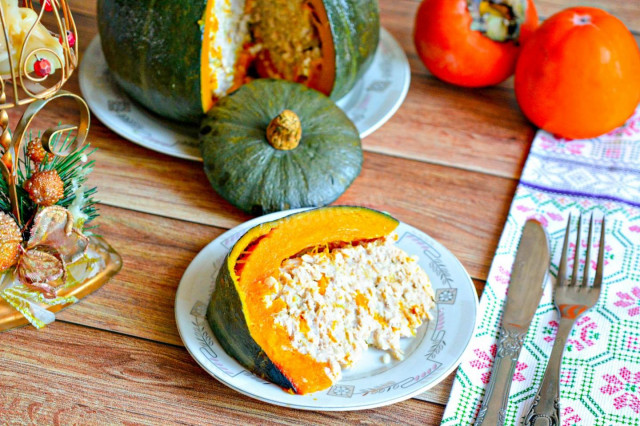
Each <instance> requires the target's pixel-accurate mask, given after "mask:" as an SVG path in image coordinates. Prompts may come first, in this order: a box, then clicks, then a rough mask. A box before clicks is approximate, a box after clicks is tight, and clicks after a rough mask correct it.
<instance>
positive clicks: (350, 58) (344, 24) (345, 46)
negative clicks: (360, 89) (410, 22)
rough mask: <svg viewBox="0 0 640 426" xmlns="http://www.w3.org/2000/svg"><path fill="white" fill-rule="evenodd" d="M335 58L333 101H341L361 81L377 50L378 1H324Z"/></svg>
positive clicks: (378, 26)
mask: <svg viewBox="0 0 640 426" xmlns="http://www.w3.org/2000/svg"><path fill="white" fill-rule="evenodd" d="M323 4H324V7H325V10H326V12H327V17H328V19H329V23H330V25H331V33H332V35H333V45H334V49H335V52H336V54H335V56H336V59H335V61H336V78H335V82H334V83H333V89H332V91H331V99H333V100H338V99H340V98H342V97H343V96H344V95H346V94H347V93H348V92H349V90H351V89H352V88H353V86H354V85H355V84H356V82H357V81H358V79H360V77H362V75H363V74H364V73H365V71H366V70H367V69H369V66H370V65H371V62H372V61H373V57H374V54H375V53H376V49H377V48H378V42H379V39H380V11H379V8H378V0H331V1H328V0H324V2H323Z"/></svg>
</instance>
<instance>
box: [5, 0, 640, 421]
mask: <svg viewBox="0 0 640 426" xmlns="http://www.w3.org/2000/svg"><path fill="white" fill-rule="evenodd" d="M95 3H96V2H95V0H72V1H70V4H71V9H72V10H73V11H74V17H75V20H76V24H77V26H78V31H79V40H80V41H81V43H82V44H81V49H80V50H81V51H82V50H83V49H84V47H86V46H87V45H88V43H89V41H90V40H91V39H92V38H93V37H94V36H95V34H96V32H97V26H96V21H95ZM418 4H419V1H418V0H380V9H381V19H382V25H383V26H384V27H385V28H386V29H388V30H389V32H390V33H391V34H392V35H393V36H394V37H395V38H396V39H397V40H398V42H399V43H400V44H401V45H402V47H403V49H404V50H405V51H406V52H407V55H408V57H409V61H410V64H411V72H412V76H411V87H410V90H409V94H408V96H407V99H406V101H405V102H404V104H403V105H402V107H401V108H400V110H399V111H398V113H397V114H396V115H395V116H394V117H393V118H392V119H391V120H390V121H389V122H388V123H387V124H385V125H384V126H383V127H382V128H380V129H379V130H378V131H376V132H375V133H374V134H372V135H371V136H369V137H367V138H366V139H365V140H364V141H363V146H364V150H365V153H364V165H363V169H362V173H361V175H360V176H359V177H358V178H357V179H356V181H355V183H354V184H353V186H352V187H351V188H349V190H348V191H347V192H346V193H345V194H344V195H343V196H342V197H340V199H339V200H338V201H337V203H339V204H354V205H363V206H369V207H372V208H375V209H379V210H385V211H388V212H390V213H391V214H392V215H393V216H395V217H396V218H398V219H400V220H402V221H404V222H406V223H409V224H411V225H413V226H416V227H417V228H419V229H422V230H423V231H425V232H427V233H428V234H429V235H431V236H432V237H434V238H435V239H437V240H439V241H440V242H441V243H443V244H444V245H445V246H446V247H448V248H449V249H450V250H451V251H452V252H453V253H454V254H455V255H456V256H457V257H458V258H459V259H460V260H461V262H462V263H463V264H464V266H465V267H466V268H467V270H468V272H469V274H470V275H471V276H472V277H473V279H474V283H475V285H476V289H477V291H478V294H481V292H482V289H483V287H484V283H485V280H486V278H487V273H488V270H489V266H490V264H491V260H492V257H493V254H494V251H495V248H496V246H497V243H498V239H499V237H500V234H501V231H502V227H503V225H504V222H505V219H506V216H507V213H508V210H509V205H510V202H511V199H512V197H513V194H514V191H515V189H516V185H517V183H518V177H519V174H520V172H521V170H522V166H523V164H524V162H525V160H526V157H527V153H528V151H529V147H530V144H531V140H532V138H533V135H534V132H535V128H534V127H532V126H531V125H530V124H529V123H528V122H527V120H526V119H525V118H524V116H523V115H522V114H521V112H520V110H519V109H518V105H517V103H516V100H515V97H514V94H513V90H512V86H513V83H512V80H511V79H510V80H508V81H507V82H505V83H503V84H501V85H499V86H497V87H492V88H487V89H481V90H469V89H462V88H457V87H453V86H450V85H447V84H444V83H442V82H440V81H439V80H437V79H436V78H434V77H433V76H432V75H430V74H429V73H428V71H427V70H426V69H425V67H424V66H423V65H422V63H421V62H420V60H419V58H418V57H417V55H416V52H415V48H414V46H413V42H412V28H413V20H414V15H415V11H416V8H417V7H418ZM536 4H537V7H538V11H539V14H540V15H541V17H543V18H544V17H548V16H550V15H551V14H553V13H555V12H557V11H559V10H561V9H563V8H565V7H569V6H576V5H579V4H587V5H590V6H600V7H602V8H604V9H606V10H608V11H610V12H612V13H613V14H615V15H616V16H617V17H618V18H620V19H621V20H622V21H624V22H625V24H626V25H627V26H628V27H629V28H630V29H631V30H632V32H633V34H634V36H635V38H636V41H638V42H639V43H640V1H637V0H621V1H616V2H611V1H607V0H582V1H579V0H536ZM65 88H66V89H67V90H70V91H72V92H75V93H80V90H79V87H78V80H77V73H76V74H75V75H74V76H72V78H71V79H70V81H69V82H68V83H67V85H66V86H65ZM14 116H15V114H14V115H13V116H12V123H15V120H16V119H17V117H14ZM90 142H91V144H92V145H93V146H96V147H98V148H99V150H98V151H97V152H96V153H95V154H94V158H95V160H96V163H97V164H96V168H95V171H94V173H93V174H92V176H91V178H90V183H91V184H94V185H96V186H98V188H99V194H98V195H99V199H100V200H101V203H100V206H99V207H100V212H101V216H100V218H99V219H98V224H99V225H100V234H102V235H103V236H104V237H105V238H106V239H107V240H108V241H109V242H110V243H111V244H112V245H113V246H114V247H115V248H116V249H117V250H118V251H119V252H120V253H121V255H122V257H123V259H124V268H123V269H122V271H121V272H120V274H119V275H117V276H116V277H115V278H114V279H112V280H111V281H110V282H108V283H107V284H106V285H105V286H104V287H102V288H101V289H100V290H98V291H97V292H96V293H94V294H93V295H91V296H89V297H88V298H86V299H84V300H83V301H82V302H81V303H78V304H77V305H74V306H72V307H70V308H68V309H66V310H64V311H63V312H61V313H60V314H59V315H58V320H57V321H56V322H55V323H54V324H52V325H50V326H48V327H47V328H45V329H44V330H42V331H37V330H35V329H33V328H32V327H25V328H21V329H16V330H12V331H9V332H6V333H3V334H1V335H0V363H1V366H0V414H1V416H0V418H3V419H9V421H10V422H11V421H13V420H15V421H17V422H32V423H35V424H51V423H56V424H58V423H64V424H67V423H74V424H75V423H79V424H89V423H101V424H103V423H114V422H115V423H168V422H172V423H173V422H175V423H188V424H200V423H212V422H215V423H233V424H237V423H239V422H242V423H245V422H260V423H265V422H279V423H301V422H304V423H331V422H344V421H349V422H367V423H415V424H437V423H439V422H440V419H441V418H442V414H443V411H444V406H445V404H446V401H447V398H448V395H449V392H450V389H451V383H452V380H453V374H452V375H450V376H449V377H448V378H447V379H446V380H445V381H444V382H442V383H441V384H439V385H437V386H435V387H434V388H432V389H430V390H428V391H426V392H425V393H423V394H422V395H419V396H418V397H416V398H414V399H410V400H407V401H404V402H401V403H398V404H395V405H391V406H388V407H382V408H378V409H374V410H365V411H356V412H348V413H322V412H305V411H295V410H291V409H285V408H281V407H276V406H272V405H268V404H265V403H263V402H260V401H256V400H253V399H251V398H248V397H246V396H243V395H241V394H239V393H237V392H235V391H233V390H231V389H229V388H227V387H226V386H224V385H222V384H221V383H219V382H218V381H217V380H215V379H213V378H211V377H210V376H209V375H208V374H207V373H206V372H205V371H204V370H202V369H201V368H200V367H199V366H198V365H197V364H196V362H195V361H194V360H193V359H192V358H191V356H189V354H188V353H187V351H186V350H185V348H184V347H183V345H182V341H181V340H180V337H179V335H178V331H177V329H176V324H175V320H174V311H173V304H174V298H175V293H176V288H177V286H178V283H179V281H180V278H181V276H182V274H183V272H184V270H185V269H186V267H187V266H188V265H189V263H190V262H191V260H192V259H193V257H194V256H195V255H196V254H197V253H198V252H199V251H200V250H201V249H202V248H203V247H204V246H206V245H207V244H208V243H209V242H210V241H211V240H212V239H214V238H215V237H217V236H218V235H220V234H221V233H223V232H224V231H225V230H226V229H228V228H230V227H233V226H235V225H237V224H239V223H241V222H243V221H245V220H247V219H249V218H250V217H249V216H247V215H245V214H243V213H241V212H239V211H238V210H237V209H235V208H233V207H232V206H231V205H230V204H229V203H227V202H226V201H224V200H223V199H222V198H221V197H219V196H218V195H217V194H216V193H215V192H214V191H213V190H212V189H211V187H210V186H209V183H208V181H207V179H206V177H205V175H204V172H203V171H202V167H201V165H200V164H199V163H195V162H190V161H185V160H179V159H175V158H172V157H168V156H166V155H162V154H158V153H156V152H153V151H149V150H147V149H144V148H142V147H140V146H138V145H135V144H133V143H131V142H128V141H126V140H124V139H122V138H121V137H119V136H118V135H116V134H115V133H113V132H112V131H110V130H109V129H107V128H106V127H105V126H103V125H102V123H100V122H99V120H97V119H94V120H93V122H92V126H91V133H90Z"/></svg>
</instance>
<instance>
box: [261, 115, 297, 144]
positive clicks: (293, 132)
mask: <svg viewBox="0 0 640 426" xmlns="http://www.w3.org/2000/svg"><path fill="white" fill-rule="evenodd" d="M301 137H302V124H301V123H300V118H298V115H297V114H296V113H295V112H293V111H291V110H290V109H285V110H284V111H282V112H281V113H280V114H278V115H277V116H276V118H274V119H273V120H271V123H269V126H268V127H267V141H269V143H270V144H271V146H272V147H274V148H275V149H280V150H283V151H287V150H290V149H294V148H296V147H297V146H298V144H299V143H300V138H301Z"/></svg>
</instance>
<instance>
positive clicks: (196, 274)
mask: <svg viewBox="0 0 640 426" xmlns="http://www.w3.org/2000/svg"><path fill="white" fill-rule="evenodd" d="M300 210H304V209H300ZM300 210H289V211H284V212H278V213H272V214H269V215H266V216H262V217H259V218H256V219H253V220H250V221H248V222H246V223H244V224H242V225H239V226H237V227H235V228H233V229H231V230H229V231H227V232H225V233H224V234H222V235H221V236H219V237H218V238H216V239H215V240H214V241H213V242H211V243H210V244H209V245H207V246H206V247H205V248H204V249H203V250H202V251H201V252H200V253H199V254H198V255H197V256H196V257H195V259H194V260H193V261H192V262H191V264H190V265H189V267H188V268H187V270H186V271H185V273H184V275H183V276H182V280H181V281H180V285H179V287H178V292H177V294H176V305H175V309H176V322H177V324H178V330H179V332H180V337H181V338H182V341H183V342H184V344H185V346H186V348H187V350H188V351H189V353H190V354H191V356H193V358H194V359H195V360H196V361H197V362H198V364H200V366H202V368H204V369H205V370H206V371H207V372H208V373H209V374H211V375H212V376H213V377H215V378H216V379H218V380H220V381H221V382H222V383H224V384H225V385H227V386H229V387H231V388H233V389H235V390H237V391H238V392H241V393H243V394H245V395H248V396H251V397H253V398H256V399H259V400H262V401H265V402H268V403H270V404H276V405H281V406H284V407H291V408H298V409H303V410H322V411H339V410H362V409H367V408H374V407H380V406H383V405H388V404H392V403H394V402H398V401H402V400H405V399H407V398H410V397H412V396H415V395H417V394H419V393H422V392H424V391H425V390H427V389H429V388H430V387H432V386H435V385H436V384H437V383H439V382H440V381H441V380H443V379H444V378H445V377H447V376H448V375H449V374H450V373H451V372H452V371H453V370H454V369H455V368H456V367H457V366H458V364H459V363H460V358H461V356H462V354H463V353H464V351H465V349H466V348H467V345H468V344H469V341H470V339H471V336H472V334H473V331H474V327H475V321H476V312H477V308H478V296H477V295H476V291H475V288H474V286H473V282H472V281H471V278H469V275H468V274H467V272H466V271H465V269H464V268H463V267H462V265H461V264H460V262H459V261H458V260H457V259H456V258H455V256H453V254H451V252H449V251H448V250H447V249H446V248H444V247H443V246H442V245H441V244H440V243H438V242H437V241H435V240H433V239H432V238H431V237H429V236H428V235H426V234H425V233H424V232H421V231H419V230H418V229H416V228H414V227H412V226H409V225H407V224H404V223H400V225H399V226H398V228H397V230H396V231H397V233H398V236H399V237H400V238H399V240H398V242H397V244H398V246H399V247H401V248H402V249H404V250H405V251H406V252H408V253H410V254H415V255H418V256H419V258H420V266H422V268H424V270H425V271H426V272H427V274H428V275H429V277H430V278H431V282H432V285H433V288H434V291H435V293H436V303H437V307H436V310H437V312H434V314H435V318H434V320H433V321H431V322H429V323H427V324H423V325H422V326H421V327H420V328H419V330H418V333H417V336H416V337H415V338H411V339H403V342H402V344H403V349H404V351H405V359H404V360H403V361H392V362H391V363H389V364H385V363H383V362H382V360H381V357H382V355H383V354H384V352H382V351H380V350H377V349H374V348H369V349H368V350H367V351H366V352H365V354H364V356H363V358H362V359H361V360H360V361H359V362H358V363H357V365H356V366H354V367H353V368H350V369H347V370H344V371H343V377H342V379H341V380H340V382H338V383H337V384H335V385H334V386H332V387H331V388H330V389H328V390H325V391H320V392H315V393H312V394H309V395H291V394H289V393H287V392H285V391H283V390H282V389H281V388H279V387H278V386H276V385H274V384H271V383H269V382H266V381H264V380H263V379H261V378H259V377H257V376H255V375H253V374H252V373H250V372H248V371H247V370H245V368H244V367H242V366H241V365H240V364H239V363H238V362H236V360H235V359H234V358H232V357H230V356H229V355H227V354H226V352H225V351H224V349H223V348H222V347H221V346H220V344H219V343H218V341H217V340H216V337H215V335H214V334H213V332H212V331H211V329H210V328H209V324H208V323H207V320H206V318H205V313H206V309H207V305H208V303H209V299H210V298H211V294H212V292H213V288H214V286H215V279H216V276H217V274H218V270H219V268H220V265H221V264H222V262H223V259H224V257H225V256H226V254H227V252H228V251H229V250H230V249H231V247H232V246H233V245H234V243H235V242H236V241H237V240H238V239H239V238H240V237H241V236H242V235H243V234H244V233H245V232H246V231H247V230H249V229H250V228H252V227H253V226H255V225H257V224H259V223H263V222H267V221H270V220H274V219H277V218H280V217H282V216H286V215H288V214H291V213H292V212H296V211H300Z"/></svg>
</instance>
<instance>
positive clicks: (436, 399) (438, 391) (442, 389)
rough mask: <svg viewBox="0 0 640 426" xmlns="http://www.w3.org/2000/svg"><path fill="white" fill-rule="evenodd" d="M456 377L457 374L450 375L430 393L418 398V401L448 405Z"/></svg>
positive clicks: (427, 392)
mask: <svg viewBox="0 0 640 426" xmlns="http://www.w3.org/2000/svg"><path fill="white" fill-rule="evenodd" d="M455 377H456V372H455V371H454V372H453V373H451V374H449V375H448V376H447V377H446V378H445V379H444V380H443V381H442V382H440V383H438V384H437V385H436V386H434V387H433V388H431V389H429V390H428V391H426V392H424V393H422V394H420V395H418V396H416V397H415V398H416V399H419V400H422V401H427V402H433V403H435V404H441V405H447V402H448V401H449V395H450V394H451V386H452V385H453V379H454V378H455Z"/></svg>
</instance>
